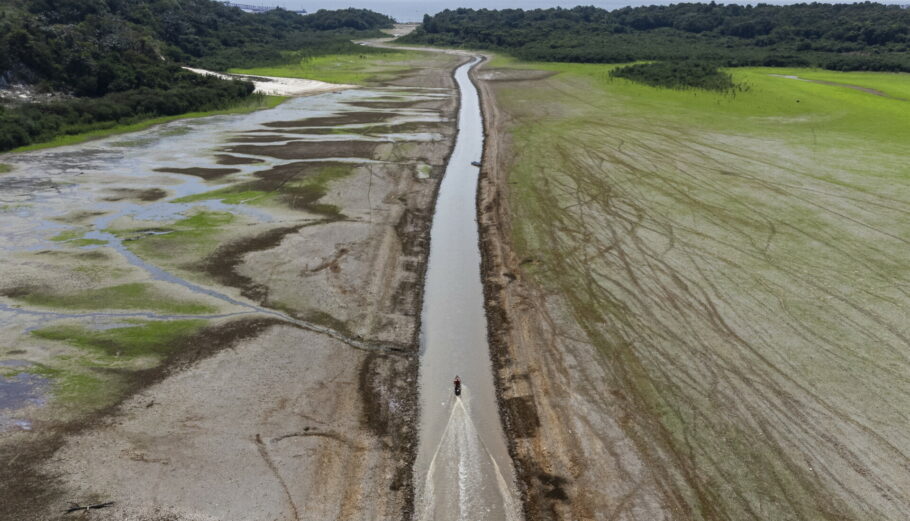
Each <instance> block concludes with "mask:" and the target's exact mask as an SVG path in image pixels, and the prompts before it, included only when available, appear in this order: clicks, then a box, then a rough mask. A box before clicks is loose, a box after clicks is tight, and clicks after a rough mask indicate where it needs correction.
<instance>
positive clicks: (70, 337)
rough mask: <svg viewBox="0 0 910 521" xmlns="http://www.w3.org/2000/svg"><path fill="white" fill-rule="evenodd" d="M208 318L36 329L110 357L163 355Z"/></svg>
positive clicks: (38, 333) (45, 335) (43, 335)
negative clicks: (112, 325)
mask: <svg viewBox="0 0 910 521" xmlns="http://www.w3.org/2000/svg"><path fill="white" fill-rule="evenodd" d="M205 324H206V321H205V320H169V321H143V322H140V323H138V324H137V325H134V326H127V327H118V328H114V329H103V330H93V329H86V328H83V327H80V326H75V325H73V326H51V327H47V328H44V329H38V330H36V331H33V332H32V334H33V335H34V336H36V337H38V338H43V339H46V340H57V341H62V342H66V343H68V344H70V345H73V346H76V347H79V348H81V349H85V350H87V351H90V352H92V353H94V354H98V355H105V356H110V357H128V358H134V357H140V356H152V357H157V358H163V357H165V356H167V355H168V354H170V353H171V352H172V351H173V350H174V349H175V348H176V347H178V346H179V343H180V342H179V341H180V340H181V339H183V338H185V337H187V336H189V335H191V334H193V333H195V332H197V331H198V330H200V329H201V328H202V327H203V326H204V325H205Z"/></svg>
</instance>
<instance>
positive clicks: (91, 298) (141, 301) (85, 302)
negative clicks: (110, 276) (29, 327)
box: [14, 282, 217, 315]
mask: <svg viewBox="0 0 910 521" xmlns="http://www.w3.org/2000/svg"><path fill="white" fill-rule="evenodd" d="M14 298H16V299H17V300H21V301H23V302H26V303H28V304H31V305H33V306H42V307H51V308H62V309H82V310H94V309H144V310H150V311H158V312H162V313H174V314H183V315H197V314H202V313H214V312H215V311H217V309H216V308H214V307H212V306H209V305H207V304H202V303H200V302H193V301H187V300H175V299H174V298H173V297H170V296H168V295H166V294H164V293H162V292H160V291H158V290H157V289H156V288H155V287H154V286H152V285H151V284H146V283H140V282H134V283H130V284H121V285H119V286H110V287H107V288H99V289H93V290H88V291H83V292H79V293H72V294H55V293H45V292H44V290H40V289H39V290H35V291H26V292H22V293H20V294H16V295H15V296H14Z"/></svg>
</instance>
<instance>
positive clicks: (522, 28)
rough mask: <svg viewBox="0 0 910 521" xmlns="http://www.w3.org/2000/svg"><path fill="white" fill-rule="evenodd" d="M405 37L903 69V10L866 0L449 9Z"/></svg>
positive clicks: (671, 57) (627, 55) (554, 51)
mask: <svg viewBox="0 0 910 521" xmlns="http://www.w3.org/2000/svg"><path fill="white" fill-rule="evenodd" d="M404 40H405V41H409V42H412V43H425V44H431V45H442V46H459V47H461V46H463V47H472V48H479V49H490V50H498V51H503V52H507V53H509V54H511V55H514V56H516V57H518V58H521V59H526V60H542V61H566V62H593V63H624V62H632V61H638V60H657V61H680V60H688V61H690V62H692V61H694V62H697V63H702V64H710V65H712V66H713V67H711V68H709V69H708V70H709V72H710V71H714V72H716V67H718V66H723V67H736V66H747V65H750V66H754V65H765V66H816V67H823V68H827V69H833V70H877V71H905V72H910V9H903V8H901V7H899V6H894V5H890V6H889V5H883V4H875V3H869V2H866V3H859V4H819V3H812V4H796V5H786V6H775V5H766V4H758V5H756V6H748V5H746V6H744V5H723V4H715V3H714V2H711V3H710V4H674V5H668V6H648V7H626V8H623V9H616V10H613V11H607V10H604V9H600V8H596V7H576V8H573V9H560V8H555V9H537V10H530V11H524V10H521V9H506V10H501V11H491V10H486V9H480V10H474V9H456V10H446V11H443V12H441V13H438V14H437V15H435V16H426V17H425V18H424V21H423V25H422V26H421V27H420V28H418V29H417V30H416V31H415V32H413V33H411V34H410V35H408V36H407V37H405V38H404ZM692 70H693V71H694V72H697V71H698V70H700V69H699V68H698V67H693V68H692ZM660 71H664V72H667V73H668V74H672V73H673V70H672V69H671V68H667V67H659V68H658V69H652V71H651V72H652V73H654V74H657V73H659V72H660ZM638 72H639V73H640V72H641V70H639V71H638ZM714 72H710V74H712V75H713V74H714ZM715 77H716V76H715ZM667 81H668V82H669V83H672V81H670V79H669V76H668V80H667Z"/></svg>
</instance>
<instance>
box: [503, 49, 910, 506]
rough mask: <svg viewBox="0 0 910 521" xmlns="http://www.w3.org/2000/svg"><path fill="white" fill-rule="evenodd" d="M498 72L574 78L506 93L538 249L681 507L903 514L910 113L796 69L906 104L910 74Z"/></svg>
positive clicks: (525, 215)
mask: <svg viewBox="0 0 910 521" xmlns="http://www.w3.org/2000/svg"><path fill="white" fill-rule="evenodd" d="M488 68H493V69H495V68H509V69H516V68H517V69H539V70H550V71H554V72H557V73H558V74H556V75H554V76H551V77H549V78H546V79H538V80H523V81H504V82H495V83H493V84H492V85H493V86H494V89H495V94H496V97H497V105H498V106H499V107H500V108H501V109H502V110H503V111H504V112H505V113H506V115H507V117H506V118H505V120H506V121H508V124H507V128H506V131H507V132H508V134H509V139H510V148H511V150H510V151H509V153H508V157H514V159H512V160H511V161H510V162H509V164H508V165H506V166H507V168H508V169H509V182H510V184H509V192H510V196H509V197H510V205H511V211H512V223H513V234H514V244H515V248H516V250H517V251H516V255H517V257H518V258H531V259H538V260H539V262H537V263H533V264H529V265H528V266H527V267H526V275H527V276H529V277H531V278H532V280H534V281H536V282H537V283H538V284H539V285H541V286H543V287H544V288H545V290H546V291H547V293H548V294H551V295H554V300H555V301H557V302H559V303H560V309H562V312H564V313H565V314H566V316H567V317H570V320H571V322H572V324H574V325H573V328H575V329H577V330H579V331H582V332H583V334H584V336H585V337H586V339H587V342H588V343H589V344H590V345H591V346H592V347H593V348H594V349H596V350H597V351H598V352H599V353H600V355H601V357H602V360H603V363H604V371H605V372H606V373H607V374H608V375H609V381H606V382H602V384H603V388H602V389H600V388H598V389H590V390H589V391H588V392H590V399H591V400H592V401H593V402H595V403H597V402H599V401H600V402H602V403H603V404H604V405H603V411H604V414H608V413H607V411H608V410H609V407H608V406H607V402H609V401H610V400H611V398H610V395H609V394H608V393H607V392H606V390H607V389H610V390H611V392H612V393H614V394H615V393H617V392H618V393H621V394H622V395H623V396H624V397H626V399H627V400H629V404H630V405H629V406H628V407H627V408H625V410H627V411H629V417H628V418H624V420H623V429H624V430H625V432H626V435H627V436H628V437H629V439H631V440H633V441H634V444H635V450H636V451H637V453H638V454H640V455H646V456H645V457H647V458H648V461H649V469H648V472H649V473H650V474H651V475H653V476H656V477H655V478H654V479H655V482H657V483H659V487H660V488H662V493H663V494H665V495H666V497H672V498H675V499H674V500H673V501H677V502H678V504H679V505H681V506H680V508H684V509H685V511H687V512H689V513H690V517H689V518H691V519H763V520H766V519H819V520H821V519H825V520H832V519H856V520H860V519H898V518H901V517H902V516H903V515H904V514H905V513H906V512H907V510H908V509H910V506H908V505H910V495H908V493H907V490H906V489H905V488H902V487H901V486H900V485H899V483H900V482H902V480H905V479H906V478H905V475H906V474H905V473H906V465H907V464H908V457H907V455H906V448H907V447H910V435H908V434H907V432H906V429H903V428H902V427H901V426H900V424H901V421H897V420H896V419H897V418H906V417H908V416H910V379H908V378H907V377H906V375H907V374H910V359H908V358H907V356H906V353H907V352H908V349H910V331H908V330H907V327H906V318H905V317H906V310H907V309H910V282H908V281H910V257H908V256H907V255H906V252H907V248H908V246H910V164H908V162H907V160H906V158H907V157H910V102H908V101H904V100H901V99H893V98H888V97H882V96H878V95H874V94H870V93H867V92H862V91H859V90H856V89H851V88H847V87H843V86H836V85H822V84H817V83H810V82H805V81H798V80H794V79H789V78H783V77H778V76H772V74H776V75H796V76H799V77H801V78H806V79H819V80H824V81H829V82H835V83H842V84H848V85H859V86H862V87H866V88H872V89H876V90H879V91H882V92H884V93H887V94H888V95H890V96H893V97H895V98H902V97H907V94H908V93H910V75H907V74H885V73H875V74H873V73H835V72H830V71H818V70H810V69H766V68H744V69H731V70H730V72H731V73H732V74H733V77H734V80H735V81H737V82H739V83H742V84H744V85H746V86H747V87H748V88H747V90H746V91H745V92H738V93H737V94H736V95H735V96H734V95H724V94H716V93H710V92H705V91H695V90H688V91H678V90H667V89H658V88H652V87H647V86H643V85H640V84H636V83H633V82H630V81H628V80H623V79H611V78H610V77H609V70H610V69H611V66H609V65H585V64H562V63H559V64H552V63H545V64H537V63H535V64H524V63H519V62H516V61H514V60H510V59H505V58H497V59H495V60H494V61H493V62H492V63H490V64H489V65H488ZM556 322H557V323H558V322H559V320H556ZM566 334H567V335H569V333H566ZM616 472H617V473H620V474H621V470H620V469H616ZM588 485H589V486H596V484H593V483H589V484H588ZM617 501H618V499H617Z"/></svg>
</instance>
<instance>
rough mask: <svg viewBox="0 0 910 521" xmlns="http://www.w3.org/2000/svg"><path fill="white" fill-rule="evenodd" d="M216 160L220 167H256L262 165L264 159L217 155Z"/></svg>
mask: <svg viewBox="0 0 910 521" xmlns="http://www.w3.org/2000/svg"><path fill="white" fill-rule="evenodd" d="M215 160H216V162H217V163H218V164H219V165H255V164H257V163H262V162H263V160H262V159H258V158H255V157H240V156H232V155H229V154H216V155H215Z"/></svg>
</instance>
